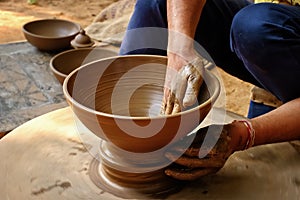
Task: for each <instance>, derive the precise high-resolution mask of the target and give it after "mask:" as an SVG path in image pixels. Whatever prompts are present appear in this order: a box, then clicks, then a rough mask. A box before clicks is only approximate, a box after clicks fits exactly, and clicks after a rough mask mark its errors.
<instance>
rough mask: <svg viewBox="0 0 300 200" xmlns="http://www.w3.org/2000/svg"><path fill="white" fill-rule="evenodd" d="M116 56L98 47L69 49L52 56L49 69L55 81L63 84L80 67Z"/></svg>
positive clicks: (115, 53)
mask: <svg viewBox="0 0 300 200" xmlns="http://www.w3.org/2000/svg"><path fill="white" fill-rule="evenodd" d="M117 54H118V53H117V52H115V51H112V50H108V49H104V48H100V47H97V48H96V47H95V48H80V49H71V50H67V51H63V52H61V53H58V54H56V55H55V56H53V57H52V58H51V60H50V69H51V71H52V72H53V74H54V76H55V77H56V79H57V80H58V81H59V82H60V83H61V84H63V82H64V80H65V78H66V77H67V75H68V74H70V73H71V72H72V71H73V70H75V69H77V68H78V67H80V66H81V65H84V64H87V63H89V62H92V61H95V60H99V59H102V58H107V57H112V56H116V55H117Z"/></svg>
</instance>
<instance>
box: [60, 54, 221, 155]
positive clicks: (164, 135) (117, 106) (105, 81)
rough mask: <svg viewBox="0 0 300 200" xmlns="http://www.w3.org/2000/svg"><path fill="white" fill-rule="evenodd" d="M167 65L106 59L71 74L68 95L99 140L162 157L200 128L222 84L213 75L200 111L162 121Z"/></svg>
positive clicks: (154, 59) (136, 58) (143, 58)
mask: <svg viewBox="0 0 300 200" xmlns="http://www.w3.org/2000/svg"><path fill="white" fill-rule="evenodd" d="M166 63H167V58H166V57H163V56H152V55H131V56H117V57H111V58H107V59H101V60H98V61H94V62H91V63H88V64H86V65H84V66H82V67H80V68H78V69H76V70H74V71H73V72H72V73H71V74H69V75H68V76H67V78H66V79H65V82H64V85H63V91H64V94H65V97H66V99H67V101H68V103H69V104H70V105H71V107H72V110H73V112H74V113H75V115H76V116H77V117H78V118H79V120H80V121H81V122H82V123H83V124H84V125H85V126H86V127H87V128H88V129H90V130H91V131H92V132H93V133H94V134H96V135H97V136H98V137H100V138H102V139H103V140H105V141H108V142H109V143H112V144H114V145H115V146H117V147H119V148H121V149H123V150H126V151H130V152H152V151H156V150H159V149H161V148H163V147H165V146H166V145H168V144H170V143H173V142H175V141H177V140H178V139H180V138H182V137H183V136H185V135H186V134H188V133H189V132H191V131H192V130H193V129H194V128H195V127H196V126H198V125H199V123H200V122H201V121H202V120H203V119H204V118H205V117H206V115H207V114H208V112H209V111H210V109H211V107H212V104H213V103H214V101H215V100H216V98H217V97H218V95H219V92H220V86H219V81H218V79H217V78H216V77H215V76H214V75H213V74H212V73H210V72H209V71H207V73H206V74H205V76H204V84H203V85H202V87H201V92H200V95H199V102H198V104H197V105H195V106H193V107H191V108H189V109H187V110H185V111H183V112H181V113H178V114H174V115H167V116H161V115H160V114H159V112H160V107H161V102H162V97H163V88H164V87H163V86H164V78H165V72H166Z"/></svg>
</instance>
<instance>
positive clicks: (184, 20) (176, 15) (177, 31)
mask: <svg viewBox="0 0 300 200" xmlns="http://www.w3.org/2000/svg"><path fill="white" fill-rule="evenodd" d="M205 2H206V1H205V0H189V1H186V0H167V18H168V28H169V43H168V44H169V45H168V50H169V51H171V52H175V53H180V54H183V55H182V56H183V57H185V58H186V59H189V56H190V55H189V54H190V52H189V50H190V49H193V42H194V40H193V39H194V36H195V32H196V29H197V25H198V22H199V20H200V16H201V13H202V9H203V7H204V4H205ZM186 52H187V53H186Z"/></svg>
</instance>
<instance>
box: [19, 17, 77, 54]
mask: <svg viewBox="0 0 300 200" xmlns="http://www.w3.org/2000/svg"><path fill="white" fill-rule="evenodd" d="M80 29H81V27H80V25H79V24H77V23H75V22H72V21H68V20H62V19H42V20H35V21H31V22H28V23H26V24H24V25H23V28H22V31H23V34H24V36H25V38H26V39H27V41H28V42H29V43H30V44H32V45H33V46H35V47H37V48H38V49H39V50H42V51H58V50H66V49H70V48H71V41H72V40H73V39H74V38H75V36H76V35H77V34H78V33H79V31H80Z"/></svg>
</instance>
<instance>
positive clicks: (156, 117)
mask: <svg viewBox="0 0 300 200" xmlns="http://www.w3.org/2000/svg"><path fill="white" fill-rule="evenodd" d="M121 57H127V58H130V57H151V58H155V57H156V58H164V59H165V58H167V57H166V56H159V55H147V54H145V55H144V54H138V55H118V56H113V57H110V58H103V59H99V60H95V61H92V62H90V63H87V64H85V65H82V66H81V67H79V68H77V69H75V70H73V71H72V72H71V73H70V74H69V75H68V76H67V77H66V79H65V81H64V83H63V93H64V95H65V97H66V99H67V100H68V101H70V102H71V104H72V106H73V105H76V106H77V107H79V108H80V109H82V110H86V111H88V112H90V113H92V114H96V115H102V116H105V117H110V118H116V119H132V120H146V119H161V118H173V117H178V116H179V115H185V114H188V113H190V112H193V111H195V110H198V109H199V107H204V106H206V105H207V104H210V103H212V104H213V102H215V100H216V99H217V98H218V96H219V94H220V81H219V80H218V78H217V77H216V75H214V74H213V73H211V72H209V71H208V73H207V74H209V76H210V79H213V80H214V82H215V83H216V85H217V87H216V88H215V91H214V93H213V94H212V95H210V97H209V98H208V99H207V100H206V101H204V102H203V103H202V104H200V105H198V106H195V107H193V108H191V109H188V110H185V111H182V112H179V113H176V114H171V115H157V116H145V117H134V116H124V115H115V114H109V113H105V112H101V111H97V110H93V109H91V108H89V107H86V106H84V105H82V104H80V103H78V102H77V101H76V100H75V99H74V98H73V97H71V95H70V93H69V91H68V89H67V88H68V87H67V85H68V82H69V79H70V78H71V77H72V76H73V74H75V73H76V72H77V71H79V70H80V69H82V68H84V67H86V66H88V65H91V64H92V63H96V62H100V61H102V60H107V59H118V58H121ZM204 81H205V80H204ZM207 87H208V86H207Z"/></svg>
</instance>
